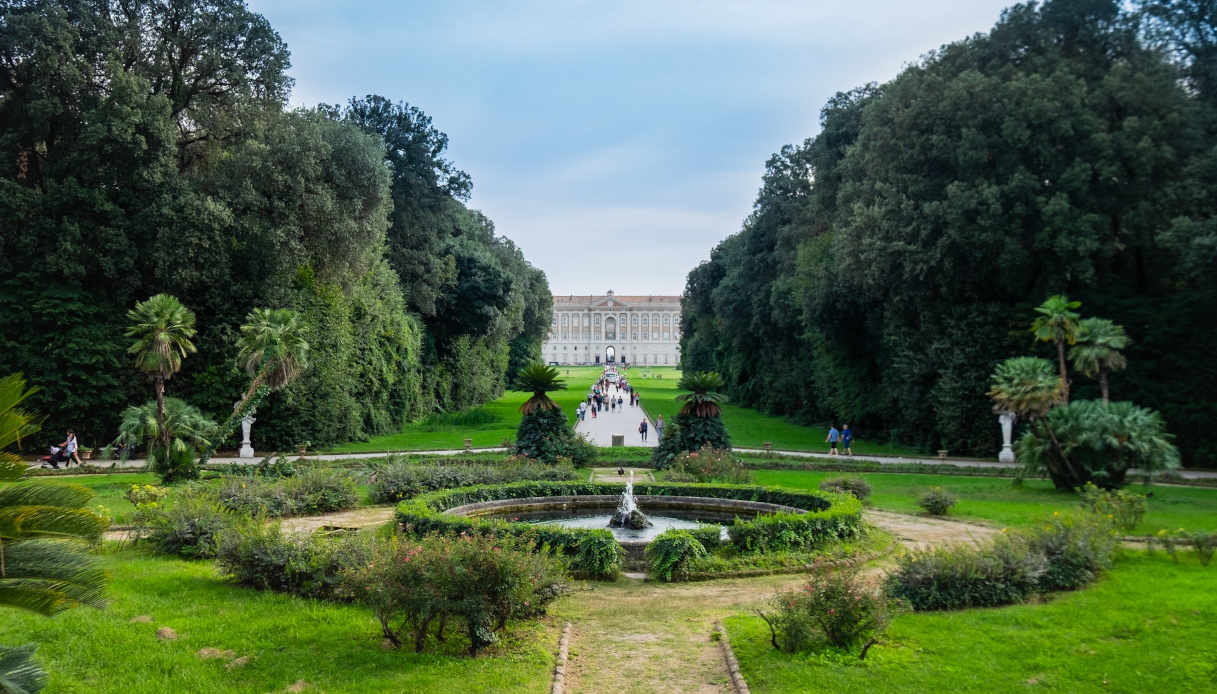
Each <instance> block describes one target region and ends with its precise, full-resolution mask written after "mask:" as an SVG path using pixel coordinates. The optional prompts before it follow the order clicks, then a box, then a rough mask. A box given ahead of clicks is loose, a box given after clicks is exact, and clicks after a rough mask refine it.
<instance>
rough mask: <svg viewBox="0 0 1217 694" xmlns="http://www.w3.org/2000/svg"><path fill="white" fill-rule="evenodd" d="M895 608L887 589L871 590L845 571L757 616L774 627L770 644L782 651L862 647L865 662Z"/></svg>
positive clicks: (815, 582) (814, 583) (811, 583)
mask: <svg viewBox="0 0 1217 694" xmlns="http://www.w3.org/2000/svg"><path fill="white" fill-rule="evenodd" d="M893 607H894V605H893V604H892V601H890V600H889V599H888V598H887V596H886V595H885V594H884V593H883V591H879V592H875V591H873V590H871V588H870V586H868V585H867V584H866V582H865V581H863V580H862V579H861V578H859V576H858V574H857V572H856V571H852V570H846V571H838V572H834V573H830V574H828V575H825V576H817V577H815V578H813V579H812V580H811V581H809V582H808V583H807V585H805V586H803V588H802V589H801V590H796V591H792V592H788V593H780V594H778V595H777V596H776V597H775V598H774V599H773V602H772V609H771V611H769V612H765V611H762V610H757V614H759V615H760V616H761V619H764V620H765V623H766V624H768V625H769V640H770V643H772V644H773V647H774V648H776V649H778V650H780V651H785V652H787V653H797V652H801V651H816V650H820V649H822V648H823V647H825V646H831V647H834V648H840V649H844V650H852V649H854V648H857V647H859V646H861V647H862V651H861V654H860V655H861V657H862V658H865V657H866V652H867V650H868V649H869V648H870V646H871V645H872V644H873V643H875V642H876V641H877V640H878V637H879V635H880V634H882V633H883V631H884V630H885V629H887V626H888V624H889V623H890V622H891V615H892V612H893Z"/></svg>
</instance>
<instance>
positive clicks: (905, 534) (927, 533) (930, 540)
mask: <svg viewBox="0 0 1217 694" xmlns="http://www.w3.org/2000/svg"><path fill="white" fill-rule="evenodd" d="M864 515H865V517H866V521H867V522H868V523H870V524H871V525H874V526H876V527H879V528H882V529H883V530H886V531H887V532H889V533H891V534H892V535H894V536H895V537H896V539H897V540H899V541H900V543H901V544H902V545H904V546H905V547H908V548H909V549H925V548H927V547H938V546H941V545H950V544H959V543H966V542H972V543H975V542H981V541H983V540H985V539H987V538H990V537H992V536H993V535H994V534H996V533H997V532H998V531H997V530H995V529H994V528H991V527H989V526H987V525H979V524H976V523H964V522H962V521H956V520H948V519H946V518H930V517H927V516H910V515H907V514H904V513H892V512H891V511H875V510H873V509H872V510H867V511H866V512H865V513H864Z"/></svg>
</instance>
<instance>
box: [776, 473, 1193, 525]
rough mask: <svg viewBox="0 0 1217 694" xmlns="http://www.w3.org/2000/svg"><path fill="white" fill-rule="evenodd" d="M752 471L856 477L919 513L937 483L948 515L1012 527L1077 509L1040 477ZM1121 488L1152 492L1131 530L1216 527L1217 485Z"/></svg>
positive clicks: (813, 480)
mask: <svg viewBox="0 0 1217 694" xmlns="http://www.w3.org/2000/svg"><path fill="white" fill-rule="evenodd" d="M753 475H754V476H753V479H754V480H755V481H756V482H757V483H759V484H768V485H776V486H781V487H794V488H796V489H817V488H819V484H820V481H821V480H823V479H825V478H830V477H841V476H856V477H861V478H863V479H865V480H866V481H867V482H869V483H870V485H871V487H872V489H873V493H872V495H871V497H870V503H871V505H872V506H874V507H875V508H879V509H884V510H888V511H898V512H901V513H919V512H920V511H921V509H920V508H919V507H918V506H917V499H918V497H919V496H920V495H921V494H922V493H923V492H924V491H925V490H926V489H928V488H930V487H935V486H937V487H942V488H943V489H946V490H947V491H949V492H951V493H952V494H954V495H955V496H956V497H957V498H958V499H959V503H958V504H957V505H956V506H955V508H954V509H952V511H951V516H952V517H955V518H960V519H967V520H979V521H985V522H988V523H990V524H993V525H997V526H1008V527H1012V528H1017V527H1026V526H1029V525H1031V524H1033V523H1035V522H1036V521H1037V520H1040V519H1042V518H1044V517H1045V516H1047V515H1050V514H1051V513H1052V512H1053V511H1064V510H1068V509H1076V508H1078V501H1077V496H1076V495H1075V494H1073V493H1070V492H1059V491H1057V490H1055V489H1053V488H1052V484H1051V483H1050V482H1048V481H1046V480H1027V481H1025V482H1023V484H1022V485H1021V486H1015V484H1014V481H1013V480H1011V479H1008V478H1000V477H962V476H952V475H916V474H906V473H881V472H880V473H862V474H859V475H843V473H840V472H810V471H795V470H792V471H785V470H757V471H756V472H754V473H753ZM1127 489H1128V490H1130V491H1137V492H1142V493H1146V492H1152V493H1153V497H1152V498H1150V500H1149V512H1148V513H1147V514H1146V515H1145V519H1144V520H1143V521H1142V522H1141V524H1140V525H1139V526H1137V528H1136V529H1135V530H1134V533H1135V534H1150V533H1154V532H1157V531H1158V530H1163V529H1166V530H1174V529H1176V528H1187V529H1190V530H1217V489H1210V488H1203V487H1167V486H1153V487H1141V486H1138V485H1129V486H1128V487H1127Z"/></svg>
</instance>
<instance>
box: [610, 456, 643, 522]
mask: <svg viewBox="0 0 1217 694" xmlns="http://www.w3.org/2000/svg"><path fill="white" fill-rule="evenodd" d="M609 527H610V528H630V529H631V530H642V529H643V528H649V527H651V521H650V520H649V519H647V517H646V516H645V515H643V513H642V511H639V510H638V502H637V501H635V500H634V471H633V470H630V479H629V480H628V481H626V483H625V491H623V492H621V501H619V502H618V503H617V512H616V513H614V514H613V518H612V520H610V521H609Z"/></svg>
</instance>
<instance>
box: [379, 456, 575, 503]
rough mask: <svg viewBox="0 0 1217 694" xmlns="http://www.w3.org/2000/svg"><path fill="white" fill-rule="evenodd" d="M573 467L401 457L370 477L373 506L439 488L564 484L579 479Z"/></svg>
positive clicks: (521, 461) (524, 460)
mask: <svg viewBox="0 0 1217 694" xmlns="http://www.w3.org/2000/svg"><path fill="white" fill-rule="evenodd" d="M577 478H578V475H576V474H575V469H574V467H572V466H571V465H570V464H566V465H554V466H547V465H541V464H538V463H536V462H533V461H530V460H528V459H523V460H520V461H519V462H509V463H507V464H494V465H491V464H486V463H475V462H464V463H444V464H429V463H411V462H409V461H407V460H405V459H402V458H396V459H392V460H389V461H387V462H386V463H385V464H384V465H381V466H377V467H376V468H375V469H374V470H372V471H371V473H370V474H369V482H370V484H371V488H372V489H371V497H372V503H375V504H388V503H396V502H398V501H401V500H402V499H409V498H411V497H414V496H417V495H419V494H423V493H425V492H433V491H435V490H437V489H451V488H454V487H467V486H470V485H474V484H502V483H504V482H516V481H519V480H552V481H564V480H574V479H577Z"/></svg>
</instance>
